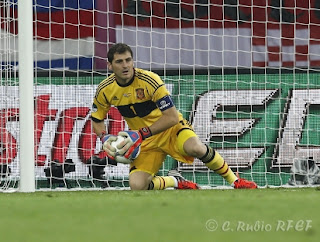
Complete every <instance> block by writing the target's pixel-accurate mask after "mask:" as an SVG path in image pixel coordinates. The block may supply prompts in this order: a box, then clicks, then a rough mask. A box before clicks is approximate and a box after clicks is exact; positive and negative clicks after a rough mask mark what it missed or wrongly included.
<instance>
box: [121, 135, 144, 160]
mask: <svg viewBox="0 0 320 242" xmlns="http://www.w3.org/2000/svg"><path fill="white" fill-rule="evenodd" d="M118 135H119V136H122V137H123V138H124V140H123V141H122V142H121V143H120V144H119V145H118V147H117V148H118V149H119V151H118V154H119V155H122V156H124V157H125V158H127V159H129V158H130V159H135V158H137V157H138V155H139V153H140V145H141V143H142V136H141V135H140V133H139V132H138V131H121V132H119V133H118Z"/></svg>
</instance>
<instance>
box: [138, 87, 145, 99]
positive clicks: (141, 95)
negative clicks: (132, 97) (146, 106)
mask: <svg viewBox="0 0 320 242" xmlns="http://www.w3.org/2000/svg"><path fill="white" fill-rule="evenodd" d="M136 94H137V98H138V99H140V100H143V99H145V98H146V97H145V95H144V89H143V88H138V89H136Z"/></svg>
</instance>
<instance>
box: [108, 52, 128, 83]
mask: <svg viewBox="0 0 320 242" xmlns="http://www.w3.org/2000/svg"><path fill="white" fill-rule="evenodd" d="M108 67H109V69H110V70H112V71H113V73H114V74H115V76H116V79H117V81H118V82H119V83H120V84H126V83H128V82H129V81H130V80H131V78H132V77H133V74H134V72H133V58H132V56H131V54H130V52H129V51H127V52H125V53H122V54H118V53H116V54H114V58H113V61H112V63H110V62H108Z"/></svg>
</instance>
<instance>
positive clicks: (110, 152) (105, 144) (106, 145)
mask: <svg viewBox="0 0 320 242" xmlns="http://www.w3.org/2000/svg"><path fill="white" fill-rule="evenodd" d="M100 139H101V142H102V149H103V150H104V151H105V152H106V153H107V156H108V157H109V158H110V159H112V160H114V159H115V157H116V152H117V150H116V148H114V147H112V145H111V142H113V141H116V140H117V136H115V135H111V134H107V135H104V136H102V137H101V138H100Z"/></svg>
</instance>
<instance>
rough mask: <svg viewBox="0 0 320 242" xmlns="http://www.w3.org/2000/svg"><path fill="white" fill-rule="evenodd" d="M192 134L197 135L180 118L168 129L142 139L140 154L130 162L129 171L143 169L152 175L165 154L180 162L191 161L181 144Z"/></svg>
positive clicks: (186, 122)
mask: <svg viewBox="0 0 320 242" xmlns="http://www.w3.org/2000/svg"><path fill="white" fill-rule="evenodd" d="M194 136H197V135H196V134H195V132H194V131H193V128H192V126H191V125H190V124H189V122H188V121H187V120H181V121H180V122H179V123H178V124H176V125H175V126H173V127H171V128H170V129H167V130H166V131H164V132H162V133H160V134H157V135H154V136H151V137H150V138H148V139H146V140H144V141H143V142H142V144H141V152H140V155H139V156H138V158H137V159H135V160H134V161H133V162H132V163H131V164H130V173H133V172H135V171H145V172H147V173H149V174H151V175H153V176H154V175H155V174H156V173H157V172H158V171H159V169H160V167H161V165H162V163H163V162H164V160H165V158H166V156H167V155H170V156H171V157H172V158H174V159H176V160H178V161H181V162H185V163H189V164H190V163H192V162H193V160H194V158H193V157H190V156H187V154H186V153H185V152H184V150H183V144H184V142H185V141H186V140H188V139H189V138H191V137H194Z"/></svg>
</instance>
